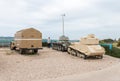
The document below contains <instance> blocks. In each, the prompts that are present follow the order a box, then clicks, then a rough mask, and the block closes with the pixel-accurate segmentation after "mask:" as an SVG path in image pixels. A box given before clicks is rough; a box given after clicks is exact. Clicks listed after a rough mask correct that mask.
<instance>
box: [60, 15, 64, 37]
mask: <svg viewBox="0 0 120 81" xmlns="http://www.w3.org/2000/svg"><path fill="white" fill-rule="evenodd" d="M61 16H62V26H63V36H64V34H65V32H64V16H65V14H62V15H61Z"/></svg>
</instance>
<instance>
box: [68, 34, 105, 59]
mask: <svg viewBox="0 0 120 81" xmlns="http://www.w3.org/2000/svg"><path fill="white" fill-rule="evenodd" d="M68 53H69V54H72V55H74V56H80V57H83V58H84V59H86V58H87V57H90V56H93V57H97V58H101V59H102V58H103V54H105V50H104V48H103V47H101V46H100V45H99V39H97V38H96V37H95V35H94V34H90V35H88V36H87V37H83V38H81V40H80V42H75V43H72V44H71V45H70V46H69V47H68Z"/></svg>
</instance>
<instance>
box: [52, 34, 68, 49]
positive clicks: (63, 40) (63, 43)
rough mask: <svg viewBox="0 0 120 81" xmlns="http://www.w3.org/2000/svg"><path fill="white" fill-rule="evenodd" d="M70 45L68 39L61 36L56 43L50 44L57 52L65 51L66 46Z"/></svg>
mask: <svg viewBox="0 0 120 81" xmlns="http://www.w3.org/2000/svg"><path fill="white" fill-rule="evenodd" d="M69 45H70V42H69V38H68V37H66V36H64V35H62V36H61V37H60V38H59V41H58V42H54V43H53V44H52V49H55V50H58V51H67V48H68V46H69Z"/></svg>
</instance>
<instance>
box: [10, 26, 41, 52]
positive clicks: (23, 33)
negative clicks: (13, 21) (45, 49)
mask: <svg viewBox="0 0 120 81" xmlns="http://www.w3.org/2000/svg"><path fill="white" fill-rule="evenodd" d="M10 49H11V50H18V51H19V52H20V53H21V54H23V53H26V52H27V51H30V50H32V52H33V53H37V52H38V49H42V33H41V32H40V31H38V30H36V29H34V28H28V29H23V30H20V31H18V32H16V34H15V37H14V41H12V42H11V44H10Z"/></svg>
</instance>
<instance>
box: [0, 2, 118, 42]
mask: <svg viewBox="0 0 120 81" xmlns="http://www.w3.org/2000/svg"><path fill="white" fill-rule="evenodd" d="M119 4H120V0H0V36H14V34H15V33H16V31H19V30H21V29H26V28H31V27H33V28H36V29H38V30H39V31H41V32H42V34H43V38H48V37H51V39H59V36H61V35H62V16H61V15H62V14H64V13H65V17H64V26H65V35H66V36H68V37H69V39H72V40H78V39H80V38H81V37H83V36H86V35H88V34H95V35H96V36H97V37H98V38H99V39H107V38H112V39H116V38H117V39H118V38H120V5H119Z"/></svg>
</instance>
